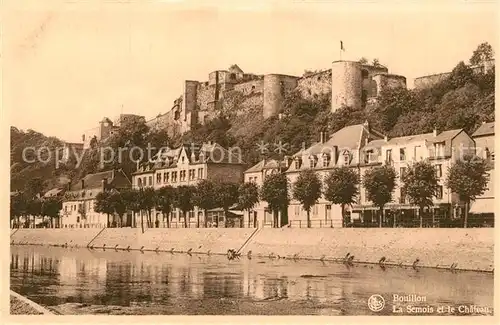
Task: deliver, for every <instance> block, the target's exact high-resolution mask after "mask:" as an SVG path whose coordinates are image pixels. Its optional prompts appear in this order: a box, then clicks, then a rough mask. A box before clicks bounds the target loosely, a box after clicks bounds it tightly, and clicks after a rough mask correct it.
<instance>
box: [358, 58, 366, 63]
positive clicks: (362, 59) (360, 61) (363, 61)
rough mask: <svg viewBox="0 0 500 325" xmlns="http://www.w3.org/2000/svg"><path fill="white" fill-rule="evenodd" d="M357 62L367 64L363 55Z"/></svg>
mask: <svg viewBox="0 0 500 325" xmlns="http://www.w3.org/2000/svg"><path fill="white" fill-rule="evenodd" d="M358 62H359V63H361V64H367V63H368V60H367V59H366V58H365V57H364V56H363V57H361V59H359V61H358Z"/></svg>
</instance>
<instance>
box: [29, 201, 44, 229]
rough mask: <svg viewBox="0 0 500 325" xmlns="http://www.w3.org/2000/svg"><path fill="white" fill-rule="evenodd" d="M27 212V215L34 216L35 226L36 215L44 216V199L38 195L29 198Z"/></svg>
mask: <svg viewBox="0 0 500 325" xmlns="http://www.w3.org/2000/svg"><path fill="white" fill-rule="evenodd" d="M26 203H27V206H26V208H27V209H26V212H27V215H29V216H33V226H35V220H36V216H43V214H42V212H43V210H42V200H41V199H40V198H38V197H36V196H35V197H32V196H31V195H30V196H29V197H28V198H27V202H26Z"/></svg>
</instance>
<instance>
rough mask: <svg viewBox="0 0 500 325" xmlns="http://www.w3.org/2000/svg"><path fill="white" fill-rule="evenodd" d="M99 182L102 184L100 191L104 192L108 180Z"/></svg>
mask: <svg viewBox="0 0 500 325" xmlns="http://www.w3.org/2000/svg"><path fill="white" fill-rule="evenodd" d="M101 182H102V191H103V192H104V191H105V190H106V187H108V179H107V178H104V179H103V180H102V181H101Z"/></svg>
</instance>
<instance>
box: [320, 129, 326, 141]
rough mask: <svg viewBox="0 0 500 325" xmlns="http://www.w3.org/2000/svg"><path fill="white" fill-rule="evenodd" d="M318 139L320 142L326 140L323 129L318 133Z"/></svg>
mask: <svg viewBox="0 0 500 325" xmlns="http://www.w3.org/2000/svg"><path fill="white" fill-rule="evenodd" d="M319 141H320V142H321V143H325V142H326V132H325V131H321V132H320V134H319Z"/></svg>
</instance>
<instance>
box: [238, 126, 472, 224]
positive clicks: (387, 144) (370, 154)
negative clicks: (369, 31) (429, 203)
mask: <svg viewBox="0 0 500 325" xmlns="http://www.w3.org/2000/svg"><path fill="white" fill-rule="evenodd" d="M475 150H476V148H475V142H474V140H473V139H472V137H471V136H469V135H468V134H467V133H466V132H465V131H464V130H462V129H458V130H447V131H443V132H439V131H438V130H434V131H433V132H431V133H425V134H417V135H413V136H405V137H395V138H388V137H387V136H384V135H383V134H382V133H380V132H378V131H376V130H374V129H372V128H371V127H370V125H369V124H368V123H364V124H358V125H351V126H347V127H345V128H343V129H341V130H339V131H337V132H335V133H334V134H332V135H327V134H325V133H321V135H320V139H319V141H318V142H316V143H314V144H313V145H312V146H310V147H308V148H306V149H303V150H300V151H299V152H297V153H296V154H294V155H293V156H292V157H291V159H287V160H286V161H285V162H284V163H283V164H281V163H280V164H278V162H276V161H272V163H270V164H271V166H272V167H274V168H273V169H271V171H270V172H284V173H285V174H286V175H287V178H288V181H289V185H290V188H291V187H292V186H293V183H295V182H296V180H297V178H298V176H299V174H300V172H301V171H302V170H306V169H313V170H315V171H316V172H317V174H318V176H319V177H320V179H321V180H322V181H323V182H324V180H325V178H326V177H327V175H328V174H329V172H330V171H331V170H332V169H333V168H334V167H341V166H347V167H349V168H352V169H353V170H355V171H356V173H358V175H359V176H360V180H361V182H360V185H359V196H358V198H357V202H356V203H355V204H353V205H351V206H349V207H347V211H346V217H347V218H346V219H347V222H348V224H350V225H353V226H355V224H364V225H369V224H373V225H374V226H375V225H378V220H379V219H378V218H379V208H378V207H376V206H375V205H374V204H373V203H372V202H370V201H369V200H368V198H367V193H366V190H365V189H364V188H363V186H362V185H361V184H362V178H363V175H364V173H365V172H366V171H367V170H368V169H370V168H373V167H376V166H382V165H387V164H388V165H391V166H393V167H394V169H395V170H396V173H397V174H398V177H397V179H396V188H395V191H394V192H393V200H392V202H390V203H388V204H387V205H386V206H385V208H384V217H385V219H384V220H383V222H384V223H385V224H386V225H393V224H394V221H396V222H397V224H398V225H399V226H415V222H418V218H417V217H418V215H417V213H418V207H416V206H412V205H410V204H409V201H408V198H407V197H406V195H405V193H403V192H402V185H403V183H402V180H401V175H403V174H404V173H405V172H406V170H407V169H408V168H409V167H410V166H411V165H412V164H413V163H414V162H416V161H421V160H427V161H429V162H430V163H431V164H432V165H433V166H434V168H435V170H436V174H437V177H438V179H439V190H438V194H437V196H436V197H435V198H434V200H433V201H434V206H433V207H431V208H430V211H426V212H428V215H431V216H432V218H431V219H430V220H426V225H427V226H432V225H434V226H435V225H437V224H438V222H439V220H440V219H447V218H454V217H459V216H461V215H462V213H463V208H464V207H463V204H462V202H460V200H459V198H458V196H457V195H456V194H454V193H451V192H450V191H449V189H448V188H446V186H445V180H446V178H447V176H448V175H447V172H448V168H449V167H450V166H451V164H452V163H453V162H456V161H457V160H459V159H460V158H461V157H463V156H464V155H467V154H474V153H475ZM266 165H267V163H266V162H265V161H261V162H259V163H258V164H257V165H255V166H253V167H252V168H250V169H248V170H247V171H246V172H245V181H246V182H255V183H257V184H258V185H261V184H262V182H263V179H264V177H265V175H266V172H269V171H266V168H265V166H266ZM277 166H279V167H277ZM290 197H291V198H292V196H291V193H290ZM266 208H267V204H266V203H265V202H259V204H258V205H257V206H256V207H255V209H254V211H253V213H254V214H255V215H256V216H257V220H259V221H261V220H262V221H263V222H264V223H265V220H266V214H265V210H266ZM250 217H253V215H251V216H250ZM287 218H288V226H290V227H307V213H306V211H304V209H303V208H302V206H301V204H300V203H299V202H297V201H296V200H294V199H293V198H292V199H291V201H290V204H289V206H288V213H287ZM310 220H311V227H334V228H335V227H342V225H343V223H342V220H343V218H342V216H341V207H340V206H338V205H334V204H332V203H331V202H329V201H327V200H326V199H325V198H324V197H320V199H319V200H318V201H317V203H316V204H315V205H314V206H313V207H312V208H311V211H310Z"/></svg>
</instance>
